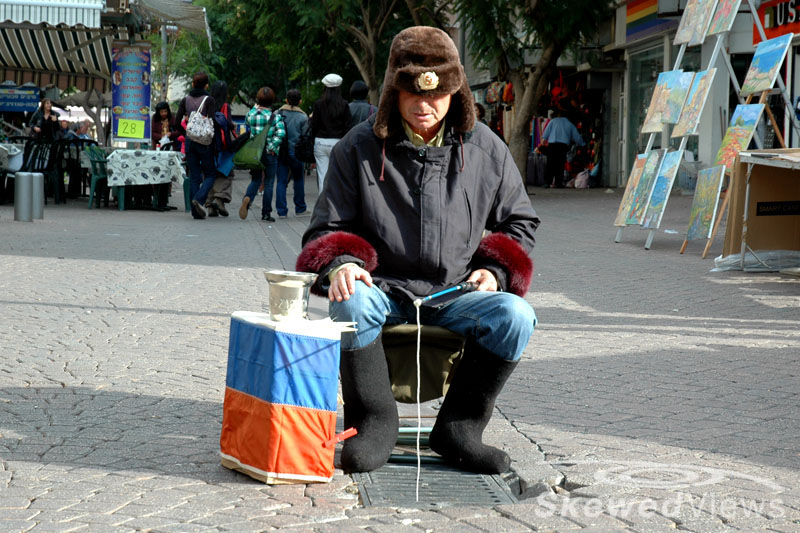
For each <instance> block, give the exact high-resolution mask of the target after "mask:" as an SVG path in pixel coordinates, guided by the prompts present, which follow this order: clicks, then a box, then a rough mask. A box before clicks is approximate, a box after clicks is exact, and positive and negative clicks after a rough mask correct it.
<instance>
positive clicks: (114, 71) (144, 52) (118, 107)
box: [111, 41, 150, 143]
mask: <svg viewBox="0 0 800 533" xmlns="http://www.w3.org/2000/svg"><path fill="white" fill-rule="evenodd" d="M111 81H112V87H111V134H112V135H113V136H114V140H117V141H128V142H147V143H149V142H150V44H149V43H137V44H133V45H131V44H128V43H127V42H126V41H115V42H114V44H113V46H112V49H111Z"/></svg>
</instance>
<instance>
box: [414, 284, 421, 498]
mask: <svg viewBox="0 0 800 533" xmlns="http://www.w3.org/2000/svg"><path fill="white" fill-rule="evenodd" d="M419 306H420V302H419V300H417V301H415V302H414V307H416V308H417V487H416V497H417V500H416V501H419V477H420V471H421V470H422V459H421V457H420V451H419V436H420V433H422V412H421V410H420V405H419V389H420V387H421V379H420V374H421V370H420V366H421V365H420V361H419V351H420V344H421V343H422V325H421V324H420V321H419Z"/></svg>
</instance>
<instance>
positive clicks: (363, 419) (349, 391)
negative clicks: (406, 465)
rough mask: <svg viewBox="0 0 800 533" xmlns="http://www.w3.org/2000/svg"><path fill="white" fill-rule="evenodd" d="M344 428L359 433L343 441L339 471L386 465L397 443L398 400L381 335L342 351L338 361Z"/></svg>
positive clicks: (367, 470)
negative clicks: (393, 388) (367, 342)
mask: <svg viewBox="0 0 800 533" xmlns="http://www.w3.org/2000/svg"><path fill="white" fill-rule="evenodd" d="M339 372H340V374H341V378H342V397H343V398H344V428H345V429H348V428H351V427H355V428H356V429H357V430H358V434H357V435H356V436H354V437H350V438H349V439H347V440H345V441H344V445H343V447H342V470H344V471H345V472H346V473H351V472H370V471H372V470H375V469H377V468H380V467H382V466H383V465H384V464H386V461H387V460H388V459H389V456H390V455H391V454H392V449H393V448H394V444H395V442H397V428H398V425H399V423H398V419H397V403H395V400H394V396H393V395H392V386H391V383H390V382H389V367H388V365H387V364H386V355H385V354H384V351H383V343H382V340H381V336H380V335H378V338H377V339H376V340H375V341H374V342H372V343H371V344H368V345H367V346H364V347H363V348H359V349H357V350H342V357H341V361H340V363H339Z"/></svg>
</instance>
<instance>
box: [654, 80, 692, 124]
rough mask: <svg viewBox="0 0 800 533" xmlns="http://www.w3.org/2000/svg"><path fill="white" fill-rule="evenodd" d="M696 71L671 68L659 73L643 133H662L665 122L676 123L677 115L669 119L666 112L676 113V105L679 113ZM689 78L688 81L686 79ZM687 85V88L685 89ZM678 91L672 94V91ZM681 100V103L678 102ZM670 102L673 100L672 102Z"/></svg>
mask: <svg viewBox="0 0 800 533" xmlns="http://www.w3.org/2000/svg"><path fill="white" fill-rule="evenodd" d="M693 77H694V73H692V72H687V73H684V72H683V71H680V70H671V71H668V72H662V73H661V74H659V75H658V81H657V82H656V87H655V89H654V90H653V96H652V98H650V107H649V108H648V109H647V116H645V118H644V125H643V126H642V133H660V132H661V130H662V129H663V128H664V122H670V123H672V124H674V123H675V122H677V121H678V117H677V116H675V118H674V120H667V119H666V116H665V115H666V113H672V115H670V116H673V115H674V113H675V107H677V108H678V115H680V110H681V108H682V107H683V102H684V100H686V94H687V92H688V91H689V86H690V85H691V83H692V78H693ZM686 78H688V79H689V81H688V83H687V82H686V81H685V80H686ZM683 86H685V87H686V88H685V90H683ZM673 90H674V91H676V92H675V94H674V95H673V94H672V91H673ZM678 100H680V103H678ZM670 102H672V103H671V104H670Z"/></svg>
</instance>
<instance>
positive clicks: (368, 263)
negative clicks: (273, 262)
mask: <svg viewBox="0 0 800 533" xmlns="http://www.w3.org/2000/svg"><path fill="white" fill-rule="evenodd" d="M341 255H352V256H353V257H357V258H359V259H361V260H362V261H364V270H366V271H367V272H372V271H373V270H375V268H376V267H377V266H378V253H377V252H376V251H375V248H373V247H372V245H371V244H370V243H369V242H367V241H366V239H364V238H362V237H359V236H358V235H355V234H353V233H347V232H345V231H334V232H333V233H327V234H325V235H323V236H322V237H318V238H316V239H314V240H313V241H309V242H308V243H306V245H305V246H304V247H303V250H302V251H301V252H300V255H299V256H297V264H296V267H295V268H296V270H297V271H298V272H315V273H319V271H320V270H322V269H323V268H325V267H326V266H327V265H329V264H330V263H331V262H332V261H333V260H334V259H336V258H337V257H339V256H341Z"/></svg>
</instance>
